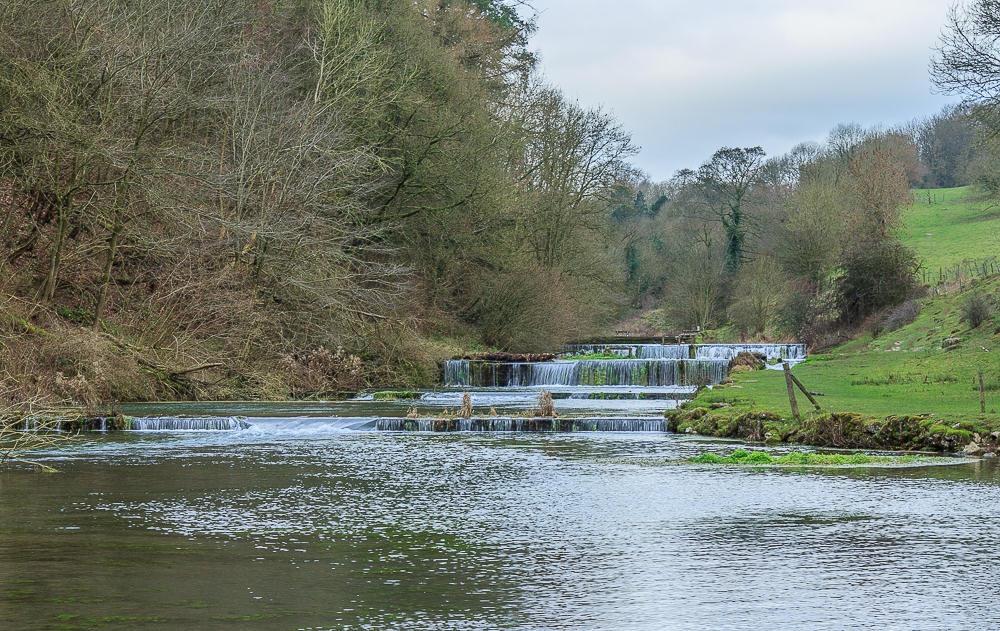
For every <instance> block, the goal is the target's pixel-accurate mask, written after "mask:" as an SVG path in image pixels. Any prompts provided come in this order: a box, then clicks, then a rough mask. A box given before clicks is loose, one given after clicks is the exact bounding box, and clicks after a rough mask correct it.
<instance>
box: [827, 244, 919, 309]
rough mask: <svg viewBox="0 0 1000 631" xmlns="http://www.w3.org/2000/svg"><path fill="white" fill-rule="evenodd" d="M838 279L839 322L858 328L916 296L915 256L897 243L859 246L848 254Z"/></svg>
mask: <svg viewBox="0 0 1000 631" xmlns="http://www.w3.org/2000/svg"><path fill="white" fill-rule="evenodd" d="M842 268H843V275H842V276H841V277H840V279H839V283H838V289H839V290H840V291H839V293H840V318H841V320H842V321H843V322H846V323H850V324H856V323H859V322H861V321H862V320H864V319H865V318H867V317H868V316H870V315H871V314H873V313H875V312H877V311H880V310H882V309H885V308H886V307H892V306H894V305H898V304H901V303H903V302H904V301H906V300H907V299H908V298H911V297H912V296H914V295H916V291H917V276H916V274H917V270H918V269H919V268H920V264H919V263H918V262H917V257H916V254H914V252H913V250H911V249H909V248H907V247H906V246H904V245H903V244H902V243H900V242H899V241H897V240H895V239H879V240H875V241H867V242H862V243H859V244H857V245H856V246H855V247H854V248H852V249H851V250H849V251H847V252H846V253H845V255H844V259H843V261H842Z"/></svg>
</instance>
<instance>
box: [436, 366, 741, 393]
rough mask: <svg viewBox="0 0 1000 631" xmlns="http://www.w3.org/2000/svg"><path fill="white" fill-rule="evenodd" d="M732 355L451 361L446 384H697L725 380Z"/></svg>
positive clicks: (446, 371) (644, 385)
mask: <svg viewBox="0 0 1000 631" xmlns="http://www.w3.org/2000/svg"><path fill="white" fill-rule="evenodd" d="M728 364H729V360H728V359H585V360H574V361H558V360H557V361H551V362H533V363H528V362H524V363H512V362H485V361H470V360H464V359H460V360H450V361H447V362H445V367H444V378H445V385H447V386H471V387H478V388H524V387H533V386H640V387H655V386H675V385H677V386H692V385H708V384H713V383H718V382H720V381H722V380H723V379H725V377H726V374H727V370H728Z"/></svg>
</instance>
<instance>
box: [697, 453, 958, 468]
mask: <svg viewBox="0 0 1000 631" xmlns="http://www.w3.org/2000/svg"><path fill="white" fill-rule="evenodd" d="M950 460H951V459H943V458H931V457H927V456H916V455H902V456H879V455H871V454H863V453H853V454H818V453H814V452H805V451H793V452H790V453H787V454H780V455H773V454H770V453H767V452H765V451H746V450H744V449H737V450H736V451H734V452H733V453H732V454H730V455H728V456H720V455H718V454H713V453H703V454H701V455H698V456H695V457H693V458H688V459H687V462H692V463H696V464H728V465H743V466H761V465H772V466H792V467H797V466H851V465H866V464H933V463H938V462H945V461H950Z"/></svg>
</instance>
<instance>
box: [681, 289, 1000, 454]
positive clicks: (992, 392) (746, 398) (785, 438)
mask: <svg viewBox="0 0 1000 631" xmlns="http://www.w3.org/2000/svg"><path fill="white" fill-rule="evenodd" d="M998 291H1000V279H996V278H993V279H987V280H981V281H978V282H976V283H973V284H970V285H969V286H968V287H967V288H966V290H965V291H964V292H953V293H949V294H946V295H944V296H938V297H936V298H930V299H927V300H925V301H924V302H923V305H922V311H921V313H920V315H919V316H918V317H917V319H916V320H915V321H914V322H912V323H911V324H909V325H907V326H905V327H903V328H901V329H899V330H897V331H893V332H890V333H885V334H883V335H882V336H880V337H878V338H873V337H872V336H871V335H866V336H865V337H862V338H860V339H857V340H854V341H852V342H850V343H848V344H845V345H843V346H841V347H839V348H836V349H834V350H833V351H830V352H828V353H823V354H819V355H814V356H811V357H810V358H809V359H808V360H807V361H805V362H804V363H802V364H799V365H798V366H795V367H794V368H793V373H794V374H795V375H796V376H797V377H798V378H799V380H800V381H802V382H803V384H805V386H806V387H807V388H808V389H809V390H810V391H813V392H819V393H822V395H823V396H818V397H816V398H817V401H818V402H819V403H820V405H821V407H822V410H821V411H816V410H813V409H812V407H811V406H810V404H809V402H808V401H807V400H806V399H805V397H804V396H802V394H801V393H799V394H798V395H797V399H798V402H799V410H800V412H801V413H802V418H801V419H800V420H798V421H796V420H794V419H792V418H791V408H790V405H789V401H788V394H787V389H786V386H785V379H784V375H783V374H782V373H781V371H775V370H761V371H753V372H737V373H734V375H733V377H732V379H731V380H730V381H729V382H727V383H725V384H721V385H719V386H716V387H714V388H712V389H705V390H702V391H701V392H700V393H699V394H698V396H697V398H695V399H694V400H693V401H692V402H691V403H689V404H688V405H687V406H686V407H685V409H682V410H679V411H676V412H673V413H672V418H671V422H672V426H673V427H674V428H675V429H676V430H677V431H682V432H683V431H693V432H697V433H701V434H708V435H713V436H727V437H734V438H744V439H748V440H760V441H770V442H801V443H807V444H814V445H829V446H836V447H859V448H866V447H869V448H885V449H938V450H956V449H962V448H964V447H966V446H967V445H968V444H969V443H973V442H975V443H977V444H979V445H980V447H982V448H983V449H984V450H993V449H996V447H997V445H996V443H997V438H998V436H1000V435H994V436H992V437H991V436H990V435H991V434H993V433H994V432H996V431H997V430H998V429H1000V417H998V414H997V409H998V408H1000V361H998V360H1000V334H998V331H1000V327H997V325H996V324H995V323H993V322H986V323H984V324H982V325H980V326H979V327H977V328H975V329H971V328H970V327H969V325H968V324H966V323H965V322H962V321H961V319H960V318H961V313H960V310H961V304H962V301H963V300H965V299H966V298H967V297H968V295H969V294H971V293H972V292H983V293H989V294H992V293H996V292H998ZM946 338H958V340H959V341H958V342H957V344H955V345H954V346H950V347H945V346H943V342H944V340H945V339H946ZM980 372H981V373H982V374H983V380H984V385H985V390H986V412H985V413H983V412H982V411H981V409H980V401H979V373H980Z"/></svg>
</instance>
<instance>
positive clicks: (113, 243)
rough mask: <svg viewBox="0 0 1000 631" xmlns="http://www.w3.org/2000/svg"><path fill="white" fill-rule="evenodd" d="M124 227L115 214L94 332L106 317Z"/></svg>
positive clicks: (99, 328)
mask: <svg viewBox="0 0 1000 631" xmlns="http://www.w3.org/2000/svg"><path fill="white" fill-rule="evenodd" d="M121 231H122V225H121V220H120V218H119V216H118V214H117V213H116V214H115V224H114V227H112V228H111V236H110V237H109V239H108V256H107V259H105V261H104V275H103V277H102V278H101V291H100V293H99V294H98V296H97V306H96V307H94V331H97V332H99V331H100V330H101V318H102V317H104V305H105V303H106V302H107V299H108V285H110V284H111V267H112V266H113V265H114V263H115V254H117V252H118V235H119V234H121Z"/></svg>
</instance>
